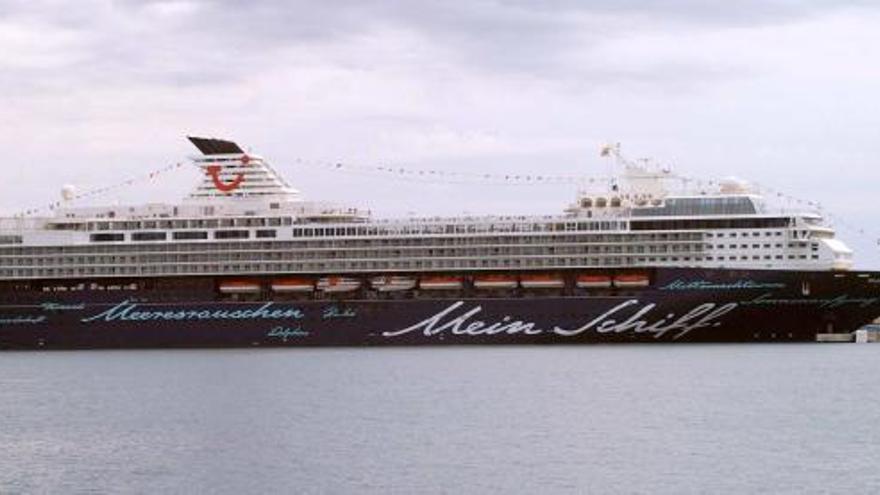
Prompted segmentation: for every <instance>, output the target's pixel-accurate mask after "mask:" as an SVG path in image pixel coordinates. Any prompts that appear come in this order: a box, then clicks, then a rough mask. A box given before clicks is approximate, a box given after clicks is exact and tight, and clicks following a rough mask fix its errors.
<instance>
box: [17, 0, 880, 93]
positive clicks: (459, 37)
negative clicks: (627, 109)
mask: <svg viewBox="0 0 880 495" xmlns="http://www.w3.org/2000/svg"><path fill="white" fill-rule="evenodd" d="M173 3H174V2H170V1H123V2H116V3H106V2H99V1H87V0H85V1H82V2H77V3H74V4H63V5H61V4H58V3H56V2H52V1H49V2H28V3H21V4H14V5H11V4H4V5H2V6H0V9H3V10H0V15H2V19H3V20H5V21H6V22H15V21H16V20H17V19H18V20H31V21H39V22H40V23H41V25H43V26H44V29H53V28H64V29H69V30H73V31H74V32H76V33H79V34H80V35H81V36H82V37H83V39H84V40H85V46H86V48H85V52H84V53H83V52H82V51H81V52H79V53H72V54H71V57H70V62H69V63H68V64H66V66H64V67H63V68H61V69H63V70H61V69H59V70H57V71H56V73H55V74H54V77H55V79H54V80H52V79H50V80H48V81H46V80H45V79H44V78H43V77H42V76H43V74H40V73H39V71H36V73H35V72H33V71H32V72H28V71H23V72H21V73H20V74H17V75H15V76H6V77H4V78H3V80H0V84H2V85H3V88H0V89H7V90H8V89H9V85H10V84H12V85H16V84H17V85H18V86H23V85H28V83H29V82H30V81H33V79H34V78H41V79H43V80H44V81H46V82H44V84H37V85H36V88H40V87H41V86H48V87H56V88H65V87H68V86H70V85H75V84H77V83H88V84H95V85H125V84H132V83H140V84H148V85H153V84H158V85H169V86H178V85H184V86H187V85H190V86H198V85H210V84H218V83H227V82H235V81H238V80H240V79H241V78H243V77H244V75H245V74H247V73H248V72H249V71H253V70H261V68H264V67H271V66H272V65H274V64H278V63H287V64H290V63H295V61H289V60H284V59H283V58H279V57H284V56H285V52H284V50H285V49H286V48H290V47H304V48H306V49H309V50H313V51H314V52H315V53H318V54H320V55H321V56H322V57H324V58H325V59H326V61H327V63H331V64H332V63H341V62H343V60H338V58H341V59H344V58H345V57H346V56H347V55H344V54H339V53H337V52H334V51H333V48H332V45H333V44H334V43H336V44H343V43H345V42H351V41H352V40H356V39H357V37H359V36H362V35H364V34H368V33H371V32H377V31H381V30H382V29H385V28H389V27H393V28H396V29H403V30H407V31H409V32H413V33H416V34H417V35H419V36H421V37H423V38H424V39H425V40H427V43H429V44H430V45H432V46H435V47H437V48H438V49H439V51H440V53H442V54H443V55H444V56H448V57H450V63H451V65H452V66H455V65H460V66H462V67H465V68H467V69H469V70H477V71H480V70H484V71H487V72H499V71H500V72H501V73H505V72H513V73H519V74H526V75H530V76H534V77H550V78H559V79H565V78H567V77H573V78H583V77H592V78H594V79H595V80H596V81H601V80H602V79H603V75H604V76H607V77H604V78H607V79H613V78H614V77H616V76H617V75H618V74H616V73H615V72H614V71H608V72H607V74H603V70H602V69H600V68H596V67H584V66H583V64H582V66H580V67H570V66H567V64H566V60H565V55H566V54H567V53H571V52H580V53H581V54H584V53H586V54H589V52H590V51H591V50H593V49H595V47H597V46H599V45H601V43H603V42H605V41H607V40H609V39H614V38H615V37H619V36H625V35H627V34H629V33H631V32H632V31H634V30H639V29H642V28H644V27H646V26H649V27H650V26H652V25H653V26H655V27H656V26H657V25H662V24H663V23H677V24H688V25H691V26H697V27H699V26H701V25H714V26H718V25H731V26H734V25H748V24H760V23H774V22H775V23H779V22H788V21H791V20H794V19H798V18H803V17H806V16H811V15H817V14H820V13H823V12H829V11H835V10H838V9H843V8H851V7H866V6H871V5H873V3H872V2H867V1H854V2H836V1H832V0H815V1H812V2H794V1H790V0H763V1H762V0H744V1H739V2H729V1H714V2H709V1H700V0H669V1H664V2H657V1H651V0H598V1H574V0H548V1H543V2H531V1H525V0H507V1H462V2H450V1H421V2H411V1H403V0H396V1H395V0H391V1H387V0H386V1H379V0H362V1H350V0H342V1H339V2H313V1H302V0H299V1H280V0H250V1H246V0H219V1H212V2H194V3H193V5H194V8H193V9H192V11H191V12H185V11H181V12H174V11H173V10H172V11H170V13H166V14H160V13H159V10H161V8H162V7H163V6H164V7H168V6H171V5H173ZM62 6H63V8H60V7H62ZM128 29H134V31H129V30H128ZM355 42H356V41H355ZM328 46H330V47H329V48H328ZM402 49H404V50H405V47H403V48H402ZM376 57H377V59H376V60H364V61H362V63H364V64H367V65H369V64H373V65H376V66H381V65H382V64H383V62H384V61H383V60H382V59H381V57H382V55H381V54H379V55H376ZM0 63H2V60H0ZM414 63H423V64H424V63H430V61H426V60H418V61H417V62H414ZM586 65H589V64H586ZM683 68H684V69H685V70H683V71H677V72H675V73H669V72H668V71H660V72H658V73H656V74H654V76H655V77H658V78H665V77H684V76H685V75H687V76H688V77H695V76H696V77H699V75H700V73H701V72H705V76H706V77H709V78H712V77H717V76H718V74H719V72H718V71H717V70H715V69H711V70H708V69H707V70H706V71H702V70H701V68H700V67H698V66H697V65H694V66H692V67H683ZM56 69H57V68H56ZM413 69H414V70H418V67H413ZM636 72H642V71H636Z"/></svg>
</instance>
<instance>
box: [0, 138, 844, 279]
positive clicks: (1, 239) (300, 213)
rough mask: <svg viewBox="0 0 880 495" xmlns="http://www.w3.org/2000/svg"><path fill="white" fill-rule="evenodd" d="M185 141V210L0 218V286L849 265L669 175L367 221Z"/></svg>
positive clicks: (65, 211) (837, 247)
mask: <svg viewBox="0 0 880 495" xmlns="http://www.w3.org/2000/svg"><path fill="white" fill-rule="evenodd" d="M190 139H191V140H192V141H193V143H194V144H195V145H196V146H197V147H199V149H200V150H201V151H202V153H203V154H202V155H200V156H197V157H193V162H194V163H195V164H196V165H197V166H198V167H200V168H201V170H202V171H203V173H204V176H203V178H202V180H201V181H200V183H199V184H198V185H197V187H196V189H195V190H194V191H193V192H192V193H191V194H190V195H189V197H187V198H186V199H185V200H184V201H183V202H181V203H180V204H174V205H169V204H147V205H141V206H116V207H104V208H95V207H92V208H75V207H63V208H59V209H57V210H56V214H55V216H52V217H46V218H5V219H0V278H3V279H38V278H39V279H81V278H103V277H125V278H134V277H159V276H175V277H177V276H197V275H256V274H270V275H275V274H314V275H321V274H328V275H329V274H376V275H384V274H394V273H412V272H418V273H427V272H443V273H461V272H476V271H502V272H503V271H516V272H526V271H545V272H546V271H548V270H558V269H577V268H584V269H592V268H615V269H617V268H627V267H664V266H689V267H705V268H736V269H793V270H847V269H849V268H850V267H851V266H852V252H851V251H850V249H848V248H847V247H846V245H845V244H844V243H842V242H841V241H839V240H837V239H835V237H834V231H833V230H832V229H830V228H828V227H827V226H825V225H824V223H823V219H822V218H821V216H819V215H818V214H816V213H812V212H802V213H784V212H781V211H774V210H772V209H771V208H769V207H768V206H767V205H766V204H765V202H764V200H763V199H762V198H761V196H760V195H758V194H757V193H755V192H754V191H750V190H749V189H748V188H747V187H745V186H744V185H742V184H741V183H738V182H736V181H723V182H722V183H720V184H719V186H718V188H717V190H714V191H700V192H699V193H696V194H695V193H682V194H678V193H676V194H673V193H670V192H669V191H668V190H667V188H666V187H665V185H664V183H665V182H666V181H667V180H668V179H670V178H671V177H672V174H671V173H670V172H668V171H664V170H654V169H652V168H651V167H649V166H647V165H638V164H633V163H629V162H626V163H624V164H623V167H622V168H623V170H622V171H621V173H620V174H619V177H618V178H617V179H616V180H615V181H613V183H612V184H611V186H610V187H609V188H608V190H606V191H599V192H597V191H592V192H583V193H581V194H579V196H578V198H577V200H576V201H575V203H574V204H572V205H571V206H570V207H569V208H567V209H566V210H565V212H564V213H562V214H560V215H555V216H512V217H458V218H411V219H402V220H375V219H372V218H371V217H370V216H369V213H368V212H365V211H362V210H359V209H357V208H351V207H341V206H337V205H331V204H325V203H316V202H309V201H305V200H304V199H303V198H302V196H301V194H300V193H299V191H297V190H296V189H294V188H293V187H291V186H290V185H289V184H288V183H287V182H286V181H285V180H284V179H283V178H282V177H281V176H280V175H279V174H278V173H277V172H276V171H275V170H274V169H273V168H272V167H271V166H270V165H269V164H268V163H266V162H265V160H264V159H263V158H262V157H260V156H257V155H253V154H249V153H245V152H244V151H242V150H241V148H239V147H238V146H237V145H235V144H234V143H231V142H229V141H221V140H214V139H201V138H190Z"/></svg>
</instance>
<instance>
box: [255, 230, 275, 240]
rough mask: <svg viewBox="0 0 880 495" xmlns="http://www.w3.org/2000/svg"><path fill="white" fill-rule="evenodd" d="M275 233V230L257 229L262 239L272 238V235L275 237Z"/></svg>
mask: <svg viewBox="0 0 880 495" xmlns="http://www.w3.org/2000/svg"><path fill="white" fill-rule="evenodd" d="M275 235H276V233H275V230H258V231H257V237H258V238H260V239H268V238H272V237H275Z"/></svg>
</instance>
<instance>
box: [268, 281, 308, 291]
mask: <svg viewBox="0 0 880 495" xmlns="http://www.w3.org/2000/svg"><path fill="white" fill-rule="evenodd" d="M313 290H315V281H314V280H312V279H308V278H281V279H277V280H273V281H272V291H273V292H312V291H313Z"/></svg>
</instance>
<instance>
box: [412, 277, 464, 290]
mask: <svg viewBox="0 0 880 495" xmlns="http://www.w3.org/2000/svg"><path fill="white" fill-rule="evenodd" d="M461 286H462V279H461V277H456V276H450V275H437V276H427V277H422V278H421V280H419V288H420V289H422V290H459V289H461Z"/></svg>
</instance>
